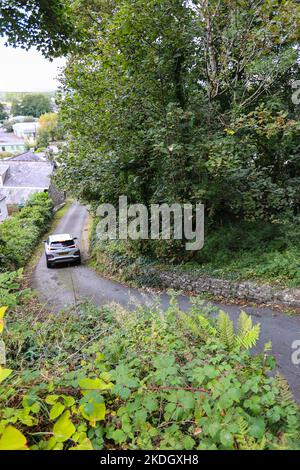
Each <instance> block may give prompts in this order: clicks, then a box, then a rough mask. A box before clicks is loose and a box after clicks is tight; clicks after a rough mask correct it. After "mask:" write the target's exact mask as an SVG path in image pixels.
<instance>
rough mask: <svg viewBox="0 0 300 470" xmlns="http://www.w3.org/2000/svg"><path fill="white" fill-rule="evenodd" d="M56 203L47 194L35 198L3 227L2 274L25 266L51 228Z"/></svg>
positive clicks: (0, 246)
mask: <svg viewBox="0 0 300 470" xmlns="http://www.w3.org/2000/svg"><path fill="white" fill-rule="evenodd" d="M52 209H53V203H52V200H51V199H50V198H49V196H48V194H47V193H37V194H34V195H32V196H31V197H30V198H29V199H28V201H27V203H26V205H25V207H24V208H23V209H21V210H20V211H19V212H16V213H15V214H13V215H12V216H11V217H10V218H8V219H6V220H5V221H4V222H2V223H1V225H0V271H6V270H7V271H12V270H14V269H18V268H20V267H23V266H24V265H25V263H26V261H27V260H28V259H29V258H30V256H31V254H32V252H33V250H34V248H35V246H36V243H37V241H38V240H39V237H40V236H41V235H42V234H43V233H44V232H45V231H46V229H47V228H48V226H49V224H50V221H51V218H52Z"/></svg>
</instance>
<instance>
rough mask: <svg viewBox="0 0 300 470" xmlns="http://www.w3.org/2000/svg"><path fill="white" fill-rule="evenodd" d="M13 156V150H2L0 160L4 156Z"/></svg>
mask: <svg viewBox="0 0 300 470" xmlns="http://www.w3.org/2000/svg"><path fill="white" fill-rule="evenodd" d="M12 156H13V153H11V152H0V160H2V158H9V157H12Z"/></svg>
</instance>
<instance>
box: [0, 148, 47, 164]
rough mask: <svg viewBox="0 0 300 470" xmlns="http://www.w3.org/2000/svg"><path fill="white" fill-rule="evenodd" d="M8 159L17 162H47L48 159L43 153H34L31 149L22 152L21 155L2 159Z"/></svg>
mask: <svg viewBox="0 0 300 470" xmlns="http://www.w3.org/2000/svg"><path fill="white" fill-rule="evenodd" d="M6 160H9V161H16V162H45V161H47V158H46V157H44V156H43V154H42V153H33V152H31V151H30V150H29V151H28V152H24V153H21V154H20V155H15V156H14V157H9V158H5V159H2V161H6Z"/></svg>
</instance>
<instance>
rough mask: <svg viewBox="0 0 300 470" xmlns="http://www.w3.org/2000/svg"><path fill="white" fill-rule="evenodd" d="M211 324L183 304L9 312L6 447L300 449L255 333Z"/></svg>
mask: <svg viewBox="0 0 300 470" xmlns="http://www.w3.org/2000/svg"><path fill="white" fill-rule="evenodd" d="M210 312H211V311H210V308H209V307H204V306H202V305H201V303H199V301H195V302H194V306H193V308H192V310H191V312H190V316H188V315H187V314H186V313H183V312H181V311H180V310H179V309H178V307H177V304H176V302H175V300H173V301H172V303H171V306H170V308H169V309H168V311H167V312H166V313H165V314H162V313H161V312H160V311H159V310H156V309H155V308H152V309H150V310H149V309H147V308H145V309H143V308H139V309H137V310H136V311H135V312H131V314H130V315H128V312H126V311H125V310H123V309H122V308H121V307H117V306H116V307H112V308H108V307H105V308H102V309H101V310H100V311H99V310H98V309H97V308H96V307H95V306H92V305H91V304H89V303H86V304H82V305H81V306H79V307H78V309H77V311H76V313H75V312H71V311H69V312H62V313H60V314H58V315H55V316H47V317H45V316H43V315H41V314H40V315H39V314H37V312H32V314H31V313H30V311H28V309H27V310H26V315H24V314H23V309H22V308H20V307H19V308H17V309H16V310H15V311H14V312H10V313H9V314H8V315H7V322H6V327H5V330H4V340H5V343H6V350H7V367H9V368H10V370H13V373H11V374H10V375H9V376H8V377H7V378H6V379H5V380H4V381H3V382H2V383H1V384H0V397H1V398H0V403H1V402H2V403H3V405H2V406H1V407H0V408H1V411H0V436H2V437H0V439H1V438H2V440H3V441H4V446H5V447H6V448H12V447H13V446H19V447H23V446H25V445H26V446H27V447H29V448H30V449H40V450H58V449H93V448H94V449H114V448H117V449H120V448H122V449H172V450H174V449H175V450H182V449H185V450H191V449H277V448H297V447H299V414H298V408H297V406H296V405H295V404H294V403H293V401H292V399H291V394H290V391H289V389H288V386H287V384H286V382H285V381H284V380H283V379H282V378H281V377H275V378H274V377H271V376H270V371H271V369H272V367H273V365H274V361H273V359H272V357H269V356H268V355H267V354H266V350H265V351H263V352H262V353H261V354H258V355H257V354H256V355H255V354H253V353H252V354H250V353H249V351H248V348H249V347H251V346H252V345H253V344H254V343H255V339H256V338H257V335H254V336H255V338H254V337H252V339H251V341H248V340H247V341H246V340H245V338H246V336H247V335H248V334H249V333H251V332H253V331H254V329H255V328H256V327H257V325H254V327H253V326H252V323H251V319H249V317H248V316H247V315H246V314H242V315H241V317H240V321H239V325H238V328H237V332H236V333H233V328H232V327H230V320H228V318H227V319H226V321H225V314H221V315H220V317H219V319H211V318H210V317H209V316H208V315H209V313H210ZM191 325H192V327H191ZM241 338H243V341H241ZM228 340H230V341H229V342H228ZM229 343H230V347H228V346H229ZM11 433H12V436H11V437H9V439H7V435H10V434H11ZM18 433H19V434H18ZM14 436H15V438H16V439H13V437H14ZM22 436H23V439H22ZM15 441H16V443H15ZM0 445H1V440H0ZM7 446H8V447H7Z"/></svg>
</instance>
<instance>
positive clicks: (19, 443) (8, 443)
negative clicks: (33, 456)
mask: <svg viewBox="0 0 300 470" xmlns="http://www.w3.org/2000/svg"><path fill="white" fill-rule="evenodd" d="M0 450H28V447H27V445H26V437H25V436H24V435H23V434H22V433H21V432H20V431H19V430H18V429H16V428H14V427H13V426H7V428H5V429H4V432H3V434H2V436H1V438H0Z"/></svg>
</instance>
